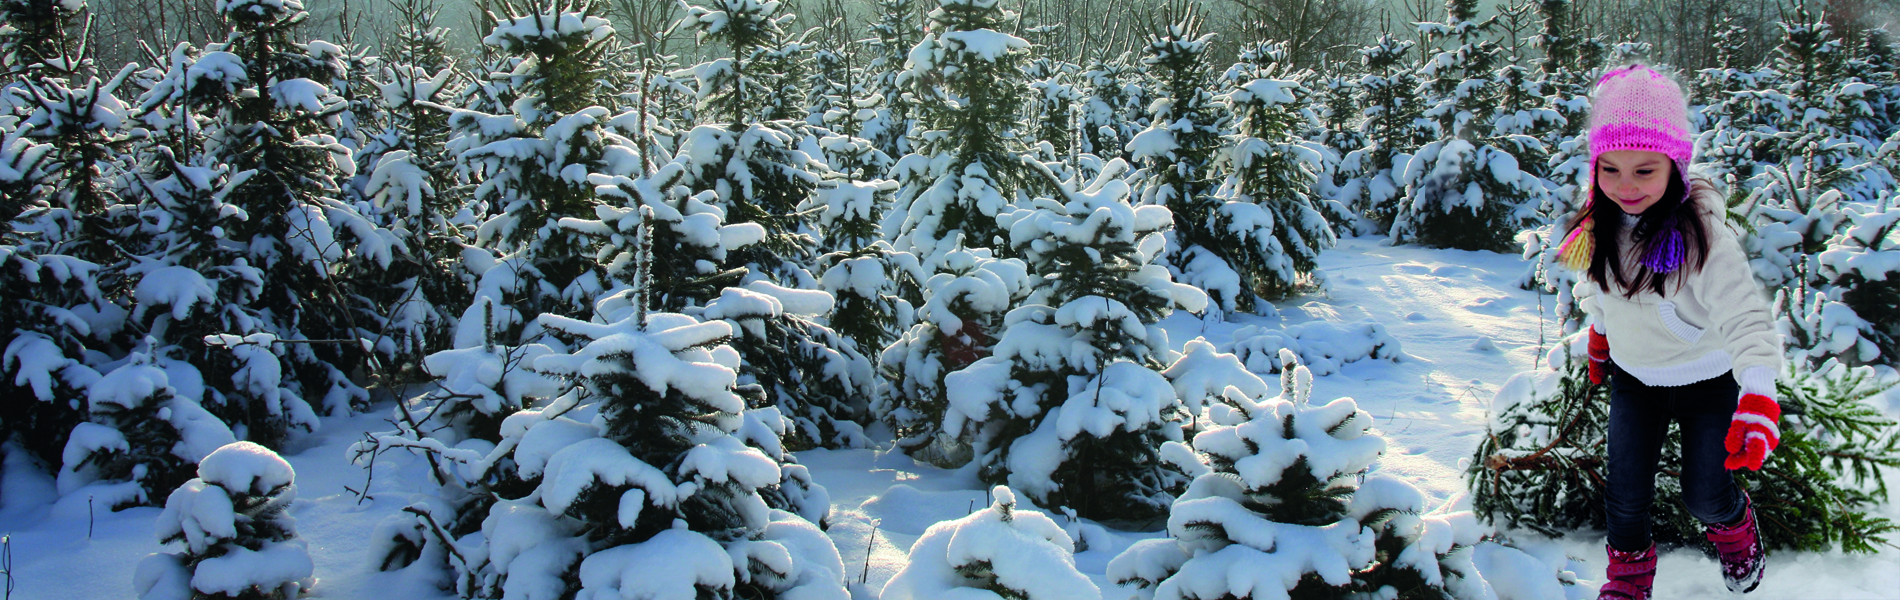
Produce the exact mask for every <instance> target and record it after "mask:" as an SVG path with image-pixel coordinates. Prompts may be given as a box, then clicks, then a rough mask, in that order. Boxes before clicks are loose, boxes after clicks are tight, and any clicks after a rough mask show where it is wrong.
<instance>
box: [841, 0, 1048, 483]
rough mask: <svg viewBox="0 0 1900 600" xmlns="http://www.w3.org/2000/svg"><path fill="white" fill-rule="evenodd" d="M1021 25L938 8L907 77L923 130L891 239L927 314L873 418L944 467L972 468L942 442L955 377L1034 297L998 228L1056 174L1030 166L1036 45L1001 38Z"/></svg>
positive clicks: (955, 446)
mask: <svg viewBox="0 0 1900 600" xmlns="http://www.w3.org/2000/svg"><path fill="white" fill-rule="evenodd" d="M1015 18H1016V17H1015V13H1012V12H1009V11H1005V10H1003V8H1002V6H1001V5H1000V3H999V2H997V1H996V0H937V6H936V8H934V9H932V10H931V11H930V13H929V14H928V16H927V19H928V22H929V27H928V30H929V32H930V33H929V34H927V35H925V36H924V38H923V39H922V41H920V42H918V44H917V46H916V47H915V48H914V49H912V51H911V52H910V55H909V56H910V59H909V62H908V63H907V65H906V66H907V67H908V68H907V70H906V71H905V72H904V73H903V74H902V75H901V76H900V81H902V82H903V83H905V84H906V85H908V86H909V87H908V88H907V89H908V92H909V94H910V95H911V97H913V98H914V99H915V100H916V102H917V104H916V109H917V112H916V115H917V124H916V125H915V127H913V128H912V133H913V134H914V135H913V136H912V137H911V147H912V148H913V151H912V153H910V154H908V155H906V156H904V157H903V158H902V159H900V160H899V161H898V163H897V165H896V167H894V168H893V169H892V171H893V173H894V176H895V178H896V180H897V181H898V186H899V187H898V190H897V199H896V201H895V203H894V204H893V205H892V210H891V211H890V213H889V214H888V215H886V217H885V219H884V226H883V232H884V235H885V236H886V238H887V239H889V240H891V242H892V246H893V248H894V249H895V250H897V251H899V252H905V253H908V254H910V255H911V256H912V257H914V259H915V261H916V262H915V267H913V269H914V270H913V272H912V274H911V276H912V277H913V278H914V279H916V280H918V281H920V282H922V284H923V288H922V290H920V291H921V292H922V293H921V294H920V297H919V300H922V306H921V308H920V310H919V311H918V323H917V324H916V325H914V326H912V327H911V328H910V329H909V330H908V331H906V332H904V334H903V335H902V336H901V337H900V338H899V339H898V341H896V342H895V343H893V344H892V345H891V346H890V347H888V348H885V350H884V354H883V357H882V361H881V362H880V367H879V368H880V370H881V371H882V373H883V375H884V377H885V379H886V380H887V384H886V385H884V386H882V387H880V392H879V394H878V401H877V408H876V409H874V412H876V413H877V415H878V416H879V417H880V418H882V419H884V420H885V421H886V422H887V423H889V424H890V426H891V428H892V429H893V430H894V431H895V432H896V433H897V437H898V442H897V444H898V447H900V448H903V449H904V450H905V452H908V453H910V454H911V455H912V456H918V457H920V458H922V459H924V460H927V461H930V462H933V463H937V464H944V465H955V464H961V463H962V462H963V461H967V460H968V448H967V447H965V446H961V445H960V443H959V442H958V441H957V440H956V437H955V436H954V435H939V433H940V430H939V428H940V427H941V425H942V420H943V414H944V407H945V406H946V405H947V400H946V399H945V397H944V390H945V387H944V383H943V378H944V376H945V375H947V374H949V373H950V372H952V371H955V370H957V369H961V368H963V367H965V366H968V365H969V364H970V363H973V362H976V360H977V359H979V358H982V357H985V356H988V355H989V354H990V347H991V345H993V344H994V343H995V342H996V336H997V335H999V334H1000V333H1001V331H1002V328H1003V316H1004V313H1005V312H1006V311H1008V310H1009V309H1010V307H1012V306H1014V305H1016V304H1017V303H1018V302H1020V301H1021V300H1022V299H1023V297H1024V296H1025V295H1026V294H1028V293H1029V290H1030V285H1028V267H1027V265H1026V264H1024V263H1023V262H1022V261H1021V260H1019V259H1014V258H1006V256H1007V255H1009V253H1010V252H1011V251H1010V249H1009V245H1008V243H1007V239H1006V235H1007V231H1006V230H1005V229H1004V227H1003V226H1002V225H1001V224H1000V223H999V222H998V221H997V218H998V217H999V216H1001V215H1003V214H1004V213H1007V212H1010V211H1011V210H1013V209H1014V206H1015V204H1016V203H1017V202H1018V201H1019V199H1020V198H1022V197H1025V196H1026V195H1027V194H1029V193H1031V192H1033V191H1034V189H1036V188H1037V187H1039V186H1041V185H1043V184H1040V183H1037V182H1036V181H1035V180H1037V179H1040V178H1041V177H1043V174H1044V173H1046V171H1040V170H1036V169H1035V166H1034V165H1032V164H1031V163H1029V162H1027V159H1026V155H1027V154H1028V153H1029V148H1028V147H1027V146H1026V145H1025V143H1024V140H1025V139H1026V138H1027V137H1028V136H1027V135H1026V134H1025V133H1024V131H1025V129H1026V127H1025V125H1024V124H1023V123H1022V121H1021V112H1020V111H1021V109H1022V105H1023V101H1024V100H1025V99H1026V98H1028V96H1029V94H1028V85H1027V84H1026V83H1025V82H1024V80H1023V75H1022V73H1023V71H1022V69H1023V63H1024V61H1026V60H1027V59H1028V58H1029V42H1028V41H1027V40H1024V39H1022V38H1019V37H1016V36H1014V35H1011V34H1008V33H1004V32H1003V31H1002V30H1003V29H1007V28H1008V27H1009V26H1010V24H1011V22H1012V21H1013V20H1014V19H1015Z"/></svg>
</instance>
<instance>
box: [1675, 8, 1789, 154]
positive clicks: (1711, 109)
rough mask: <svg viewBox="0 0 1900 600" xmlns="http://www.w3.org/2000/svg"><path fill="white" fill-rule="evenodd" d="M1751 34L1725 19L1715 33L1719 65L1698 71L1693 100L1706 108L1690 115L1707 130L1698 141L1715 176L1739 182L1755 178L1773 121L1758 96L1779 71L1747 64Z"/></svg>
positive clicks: (1730, 20)
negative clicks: (1761, 136) (1759, 148)
mask: <svg viewBox="0 0 1900 600" xmlns="http://www.w3.org/2000/svg"><path fill="white" fill-rule="evenodd" d="M1747 35H1748V31H1747V30H1746V29H1744V28H1742V27H1741V26H1739V25H1736V24H1735V23H1733V19H1726V20H1724V26H1723V27H1722V29H1720V30H1718V31H1717V32H1716V34H1715V40H1714V46H1715V56H1716V66H1714V67H1710V68H1707V69H1703V70H1702V71H1700V72H1698V73H1697V77H1696V85H1695V86H1694V88H1693V89H1694V90H1695V97H1694V98H1693V99H1692V100H1691V102H1692V103H1694V104H1697V105H1701V106H1702V107H1703V108H1702V110H1693V111H1689V116H1690V118H1691V119H1696V120H1697V122H1695V123H1694V124H1695V125H1697V126H1698V127H1700V128H1701V131H1702V133H1701V134H1699V135H1698V136H1697V137H1696V155H1697V156H1698V157H1700V158H1701V160H1702V164H1704V165H1706V166H1705V168H1709V169H1711V170H1712V173H1711V174H1712V175H1713V176H1714V177H1716V178H1718V179H1726V178H1729V177H1733V178H1734V180H1735V181H1736V182H1738V183H1740V182H1747V181H1749V180H1750V179H1751V178H1753V177H1754V176H1755V173H1756V160H1755V157H1754V155H1755V153H1756V150H1755V146H1756V145H1758V141H1757V140H1756V130H1757V129H1758V128H1760V127H1763V126H1766V125H1765V123H1764V121H1766V120H1767V119H1770V118H1772V117H1773V115H1772V113H1771V112H1766V111H1760V110H1759V109H1760V108H1761V106H1760V105H1759V103H1758V102H1757V101H1756V100H1757V98H1758V97H1759V96H1758V95H1756V94H1754V93H1752V92H1754V91H1755V90H1759V89H1762V88H1764V87H1766V86H1769V85H1771V84H1772V82H1773V79H1772V78H1773V76H1774V72H1772V71H1769V70H1767V69H1760V68H1756V67H1755V66H1754V65H1744V64H1741V55H1742V52H1743V50H1744V44H1745V43H1746V42H1747ZM1737 187H1738V188H1739V187H1740V186H1737ZM1736 191H1737V192H1740V191H1741V190H1740V189H1737V190H1736Z"/></svg>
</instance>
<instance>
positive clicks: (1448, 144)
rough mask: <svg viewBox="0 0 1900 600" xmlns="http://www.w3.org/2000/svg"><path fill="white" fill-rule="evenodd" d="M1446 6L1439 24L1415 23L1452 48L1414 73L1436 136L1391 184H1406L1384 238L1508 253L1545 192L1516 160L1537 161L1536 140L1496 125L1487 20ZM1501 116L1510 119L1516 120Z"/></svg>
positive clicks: (1473, 10)
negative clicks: (1426, 98) (1428, 100)
mask: <svg viewBox="0 0 1900 600" xmlns="http://www.w3.org/2000/svg"><path fill="white" fill-rule="evenodd" d="M1445 8H1446V11H1447V16H1446V21H1445V22H1443V23H1420V24H1419V30H1420V31H1421V32H1422V33H1424V34H1425V35H1426V37H1427V38H1429V39H1446V40H1450V41H1451V42H1452V43H1453V46H1452V47H1450V48H1449V49H1446V50H1444V51H1441V52H1438V53H1436V54H1435V55H1433V57H1432V59H1431V60H1429V61H1427V62H1426V64H1425V67H1424V68H1423V69H1421V70H1420V74H1421V75H1424V76H1426V77H1429V78H1431V79H1429V80H1428V81H1425V82H1424V83H1423V84H1421V86H1420V87H1421V90H1422V91H1425V92H1426V93H1428V94H1429V95H1430V97H1431V101H1433V102H1435V103H1434V104H1433V105H1432V106H1431V107H1430V108H1429V109H1427V110H1426V111H1425V113H1424V114H1425V116H1426V117H1428V118H1431V119H1433V120H1434V121H1435V122H1436V124H1437V131H1438V139H1437V140H1436V141H1433V142H1431V143H1429V144H1426V145H1425V146H1424V147H1421V148H1419V149H1418V153H1417V154H1416V155H1414V156H1413V157H1412V159H1411V160H1410V161H1409V162H1407V163H1406V167H1405V171H1404V173H1402V174H1400V175H1399V176H1398V178H1397V179H1396V180H1395V183H1399V184H1402V185H1404V186H1405V198H1404V200H1403V201H1402V202H1400V203H1399V206H1398V211H1397V213H1396V214H1395V216H1394V220H1393V224H1392V231H1391V239H1392V240H1393V241H1394V242H1398V243H1419V244H1424V245H1427V246H1432V247H1439V248H1458V249H1461V250H1493V251H1499V252H1502V251H1506V250H1516V249H1517V248H1516V240H1515V238H1516V236H1517V232H1518V230H1519V229H1522V228H1523V227H1524V226H1525V225H1527V224H1529V223H1530V222H1531V220H1532V218H1533V217H1534V211H1536V210H1537V209H1538V208H1540V205H1541V204H1542V201H1543V198H1544V193H1545V191H1544V186H1543V183H1542V182H1541V181H1540V180H1539V179H1538V178H1537V176H1536V175H1534V174H1532V173H1530V172H1526V171H1525V170H1524V168H1523V166H1522V163H1521V162H1519V160H1518V155H1520V154H1521V155H1525V156H1527V157H1529V158H1532V159H1537V160H1541V159H1542V157H1543V155H1544V148H1543V144H1542V142H1540V141H1538V140H1537V139H1536V138H1534V137H1531V136H1527V135H1519V133H1520V132H1519V131H1513V129H1516V127H1511V128H1495V129H1494V127H1493V119H1494V118H1495V117H1497V116H1498V112H1499V99H1500V98H1499V96H1500V94H1499V89H1498V88H1499V85H1498V82H1495V81H1492V80H1491V77H1492V76H1493V74H1494V73H1493V71H1494V70H1495V66H1496V63H1497V54H1498V52H1500V51H1501V50H1500V49H1499V48H1498V47H1497V44H1496V43H1494V42H1491V41H1489V40H1486V39H1484V38H1485V35H1486V34H1487V33H1488V30H1489V28H1490V24H1491V23H1492V21H1490V20H1486V21H1483V22H1480V21H1477V20H1476V19H1477V18H1478V17H1477V13H1478V3H1477V0H1448V1H1447V2H1446V3H1445ZM1506 116H1507V117H1508V118H1510V119H1511V120H1512V121H1513V122H1515V121H1516V120H1517V115H1506ZM1514 124H1515V123H1514Z"/></svg>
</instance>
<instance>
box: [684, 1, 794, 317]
mask: <svg viewBox="0 0 1900 600" xmlns="http://www.w3.org/2000/svg"><path fill="white" fill-rule="evenodd" d="M793 18H794V15H792V14H790V13H786V12H784V11H783V9H782V7H781V6H780V5H779V4H778V3H775V2H765V3H761V2H757V1H756V0H719V1H717V2H712V3H710V4H709V5H706V6H694V7H691V8H690V9H689V11H688V17H687V20H686V21H685V23H687V24H689V25H690V26H691V27H692V28H693V29H694V31H696V33H697V35H698V39H699V40H700V43H702V44H705V43H707V42H709V41H712V42H716V43H718V44H719V45H720V46H723V47H724V48H726V50H727V51H729V52H730V53H731V57H729V58H718V59H713V60H710V61H708V62H704V63H700V64H699V65H698V66H696V67H693V69H694V74H695V76H696V77H697V78H698V80H699V91H698V93H699V98H700V108H701V109H702V110H704V111H705V115H704V116H706V117H708V118H710V119H714V121H713V122H711V123H708V124H704V125H700V126H698V127H695V128H693V129H692V131H691V132H689V133H687V134H685V138H684V140H683V141H682V142H681V145H680V148H679V155H678V157H679V159H680V160H686V161H689V164H690V165H691V166H692V168H690V169H688V171H687V177H688V181H687V184H688V185H690V186H691V187H692V189H693V190H694V191H695V192H698V191H706V190H711V191H713V192H715V193H716V194H717V195H716V197H715V199H714V204H715V205H717V206H719V207H721V208H723V209H725V211H726V220H727V221H728V222H731V223H758V224H760V225H762V226H764V227H765V229H766V232H767V234H766V238H765V241H764V243H761V244H754V245H751V246H748V247H746V248H743V249H739V250H738V251H737V252H735V253H734V254H733V256H731V257H730V258H728V260H727V263H726V265H727V266H729V267H746V268H747V269H748V270H749V271H750V274H749V277H752V278H758V277H765V278H769V279H771V280H772V281H774V282H777V283H779V284H782V285H785V286H787V287H793V288H800V289H810V288H813V287H816V281H817V280H816V278H814V277H813V276H812V274H811V273H810V272H808V271H807V270H806V267H805V265H806V264H808V263H809V262H810V259H811V257H812V256H813V253H814V251H815V249H816V246H817V240H816V239H814V236H813V235H812V232H811V226H810V221H811V217H810V216H809V215H806V214H804V213H801V212H799V210H798V208H799V206H800V205H802V204H803V203H804V202H805V201H806V200H807V199H809V198H810V197H811V193H812V190H813V188H815V187H817V184H818V181H820V180H822V179H824V177H825V176H826V175H827V173H828V172H829V168H828V166H827V165H825V164H824V162H823V161H822V160H821V159H822V158H823V156H822V154H820V153H818V152H815V150H816V149H815V148H811V147H809V146H806V145H805V142H806V137H808V134H809V131H808V126H807V125H806V124H805V121H804V113H803V109H802V108H800V109H798V110H795V111H794V110H791V109H789V108H787V109H784V110H781V109H775V108H771V106H770V105H771V104H772V103H774V102H779V101H781V100H782V99H781V97H782V96H783V95H784V93H783V92H784V90H781V89H779V88H778V87H777V86H778V81H777V79H776V77H778V76H780V75H782V74H783V73H782V69H783V68H784V65H781V64H778V63H777V62H773V61H777V60H779V59H776V58H773V55H772V54H771V53H772V51H773V49H778V48H783V47H785V46H788V45H792V46H796V45H800V44H802V43H801V42H793V41H788V40H787V35H786V33H785V31H784V27H785V26H786V25H788V24H789V23H790V22H791V21H792V19H793ZM780 62H783V61H780ZM800 83H801V84H802V81H801V82H800ZM798 98H799V99H802V98H803V96H802V95H800V96H798ZM794 104H796V103H794ZM794 112H795V113H797V114H796V117H793V116H792V115H793V113H794ZM768 113H769V114H771V115H774V117H773V118H761V115H768ZM781 113H782V114H781Z"/></svg>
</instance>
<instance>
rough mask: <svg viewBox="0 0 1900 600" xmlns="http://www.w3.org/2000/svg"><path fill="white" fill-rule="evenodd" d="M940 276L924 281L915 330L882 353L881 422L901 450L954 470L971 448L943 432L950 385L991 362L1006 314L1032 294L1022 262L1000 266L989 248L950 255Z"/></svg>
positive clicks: (878, 411) (1013, 260) (877, 408)
mask: <svg viewBox="0 0 1900 600" xmlns="http://www.w3.org/2000/svg"><path fill="white" fill-rule="evenodd" d="M940 260H941V261H942V263H941V265H942V266H941V268H942V269H943V271H942V272H939V273H936V274H934V275H932V276H930V278H929V279H927V280H925V281H924V285H923V295H924V297H925V298H927V300H926V301H925V302H924V305H923V307H922V308H920V309H918V310H917V324H916V325H912V326H911V327H910V329H909V330H907V331H905V332H904V333H903V335H901V336H899V337H898V339H897V341H895V342H893V343H891V345H890V346H888V347H886V348H885V349H884V353H883V354H882V355H881V357H880V360H879V363H878V370H879V373H880V374H881V375H882V376H883V377H884V382H883V383H882V384H881V385H880V386H879V387H878V394H877V400H876V404H875V405H874V406H873V407H872V413H873V414H876V415H877V416H878V417H879V418H880V419H881V420H882V421H883V422H884V423H885V424H886V425H888V426H889V427H890V428H891V430H892V432H894V433H895V434H896V437H897V447H898V448H900V449H903V450H904V452H905V453H907V454H910V455H911V456H913V457H916V458H918V459H919V460H923V461H925V462H929V463H931V464H935V465H939V466H944V467H955V466H960V465H962V464H964V463H966V462H968V461H969V460H970V447H969V446H968V445H967V444H965V443H963V442H962V441H960V440H959V439H958V436H957V434H956V432H954V431H946V430H944V429H943V419H944V413H945V410H946V409H947V408H948V407H949V402H950V401H949V396H948V394H949V387H948V386H947V385H946V382H945V380H944V378H945V377H946V376H948V375H949V374H950V373H952V372H955V371H957V370H960V369H963V368H964V367H968V366H970V364H971V363H975V362H976V361H977V360H978V359H981V358H983V357H985V356H987V355H989V353H990V351H991V347H992V346H993V345H995V344H996V339H995V338H992V337H990V334H988V333H985V332H994V331H1001V330H1002V329H1003V322H1004V321H1003V319H1004V313H1006V312H1008V311H1009V310H1010V307H1011V306H1013V305H1014V304H1015V303H1017V302H1019V301H1021V300H1023V299H1025V298H1027V297H1028V295H1029V293H1030V292H1031V290H1033V289H1034V280H1033V279H1031V277H1030V275H1029V266H1028V264H1026V263H1024V262H1023V261H1022V259H1016V258H1011V259H997V258H994V257H993V256H992V255H991V253H990V250H989V249H988V248H978V249H972V250H959V251H956V252H950V253H948V254H946V255H945V256H943V257H942V258H941V259H940Z"/></svg>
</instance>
